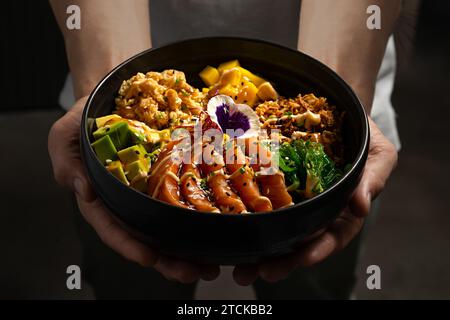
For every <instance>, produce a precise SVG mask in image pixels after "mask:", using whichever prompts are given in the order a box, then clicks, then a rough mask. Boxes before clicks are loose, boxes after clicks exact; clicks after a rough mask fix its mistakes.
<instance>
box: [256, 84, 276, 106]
mask: <svg viewBox="0 0 450 320" xmlns="http://www.w3.org/2000/svg"><path fill="white" fill-rule="evenodd" d="M257 95H258V97H259V98H260V99H261V100H263V101H266V100H277V99H278V93H277V91H276V90H275V89H274V87H273V86H272V84H271V83H270V82H268V81H266V82H264V83H263V84H261V85H260V86H259V87H258V93H257Z"/></svg>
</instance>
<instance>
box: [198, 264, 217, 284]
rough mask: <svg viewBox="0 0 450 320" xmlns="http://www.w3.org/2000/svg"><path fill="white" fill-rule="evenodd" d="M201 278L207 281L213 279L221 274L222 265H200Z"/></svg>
mask: <svg viewBox="0 0 450 320" xmlns="http://www.w3.org/2000/svg"><path fill="white" fill-rule="evenodd" d="M199 268H200V278H201V279H202V280H205V281H213V280H215V279H217V277H218V276H219V275H220V266H217V265H200V266H199Z"/></svg>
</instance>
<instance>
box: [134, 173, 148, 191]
mask: <svg viewBox="0 0 450 320" xmlns="http://www.w3.org/2000/svg"><path fill="white" fill-rule="evenodd" d="M130 186H131V187H132V188H133V189H136V190H138V191H140V192H143V193H147V189H148V186H147V177H146V176H142V177H136V179H134V180H133V181H131V183H130Z"/></svg>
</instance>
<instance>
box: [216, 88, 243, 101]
mask: <svg viewBox="0 0 450 320" xmlns="http://www.w3.org/2000/svg"><path fill="white" fill-rule="evenodd" d="M238 92H239V89H238V88H237V87H233V86H232V85H229V84H228V85H226V86H225V87H223V88H221V89H220V90H219V93H220V94H224V95H227V96H229V97H231V98H233V100H236V99H235V98H236V97H237V94H238Z"/></svg>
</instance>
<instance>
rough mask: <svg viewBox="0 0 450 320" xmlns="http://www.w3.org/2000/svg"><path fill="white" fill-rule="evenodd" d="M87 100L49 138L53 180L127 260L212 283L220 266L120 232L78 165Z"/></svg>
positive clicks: (185, 279)
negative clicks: (68, 191)
mask: <svg viewBox="0 0 450 320" xmlns="http://www.w3.org/2000/svg"><path fill="white" fill-rule="evenodd" d="M86 100H87V97H83V98H81V99H80V100H78V101H77V102H76V103H75V105H74V106H73V107H72V108H71V110H70V111H68V112H67V113H66V114H65V115H64V116H63V117H62V118H61V119H59V120H58V121H56V122H55V124H54V125H53V126H52V128H51V130H50V133H49V136H48V150H49V153H50V158H51V161H52V165H53V173H54V175H55V179H56V181H57V182H58V183H59V184H61V185H63V186H66V187H69V188H70V189H71V190H72V191H73V192H74V193H75V196H76V199H77V202H78V207H79V209H80V211H81V213H82V215H83V217H84V218H85V219H86V221H87V222H88V223H89V224H90V225H91V226H92V227H93V228H94V229H95V231H96V232H97V234H98V236H99V237H100V238H101V240H102V241H103V242H104V243H105V244H106V245H108V246H109V247H111V248H112V249H113V250H115V251H116V252H117V253H119V254H120V255H122V256H123V257H125V258H126V259H128V260H131V261H134V262H136V263H138V264H140V265H142V266H145V267H154V268H155V269H156V270H157V271H159V272H160V273H161V274H162V275H163V276H165V277H166V278H167V279H169V280H177V281H179V282H182V283H191V282H194V281H196V280H198V279H199V278H201V279H204V280H208V281H209V280H214V279H215V278H217V277H218V275H219V273H220V269H219V266H212V265H196V264H193V263H190V262H186V261H182V260H178V259H174V258H170V257H167V256H164V255H161V254H160V253H158V251H157V250H155V249H152V248H150V247H148V246H147V245H145V244H143V243H141V242H139V241H138V240H136V239H135V238H134V237H133V236H132V235H131V234H130V233H128V232H127V231H126V230H125V229H123V228H122V227H121V226H120V225H119V223H118V222H117V221H116V219H115V218H114V217H113V216H112V215H111V213H110V212H109V211H108V209H106V208H105V206H104V205H103V203H102V201H101V200H100V199H99V198H98V197H97V195H96V194H95V192H94V190H93V189H92V187H91V184H90V182H89V179H88V177H87V175H86V172H85V170H84V166H83V163H82V162H81V155H80V144H79V135H80V123H81V115H82V112H83V108H84V105H85V103H86Z"/></svg>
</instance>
